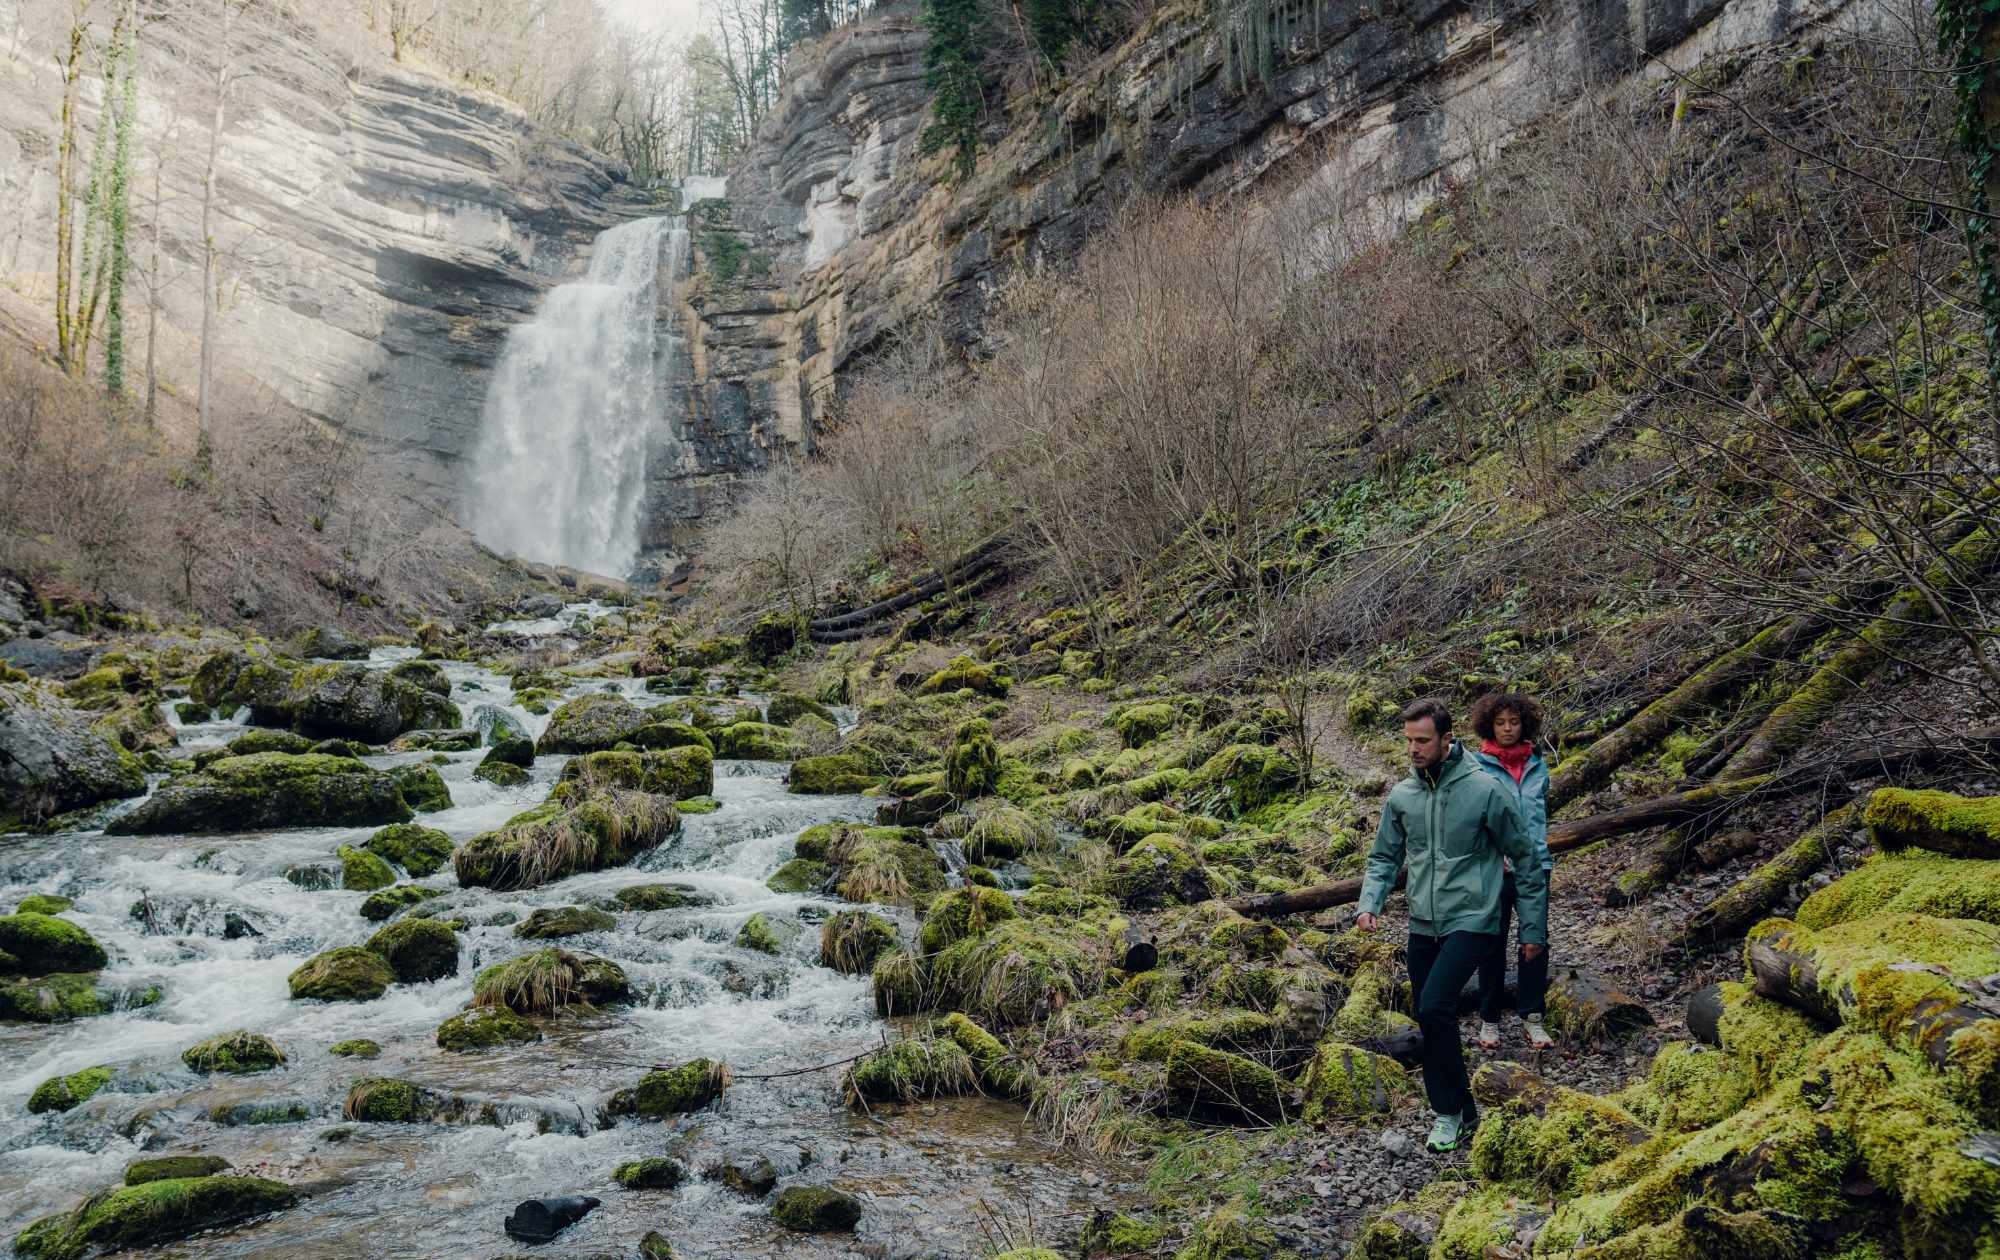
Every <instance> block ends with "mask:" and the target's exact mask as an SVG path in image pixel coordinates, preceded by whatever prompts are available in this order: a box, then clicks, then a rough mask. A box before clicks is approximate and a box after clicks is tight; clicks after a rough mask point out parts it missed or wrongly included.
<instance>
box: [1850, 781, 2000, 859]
mask: <svg viewBox="0 0 2000 1260" xmlns="http://www.w3.org/2000/svg"><path fill="white" fill-rule="evenodd" d="M1861 820H1862V821H1863V822H1864V823H1866V824H1867V825H1868V829H1869V831H1870V832H1871V833H1872V834H1873V835H1874V837H1875V843H1876V844H1877V845H1879V846H1880V847H1881V848H1883V849H1885V850H1897V849H1904V848H1909V847H1911V846H1913V845H1914V846H1916V847H1919V848H1924V849H1930V850H1933V851H1936V852H1939V853H1946V854H1950V855H1953V856H1956V857H1973V858H1978V857H1990V856H1991V855H1992V854H1993V853H1995V852H1996V851H2000V796H1983V797H1967V796H1954V795H1953V794H1952V793H1950V792H1927V791H1915V790H1912V789H1908V788H1878V789H1877V790H1876V792H1875V794H1874V795H1873V796H1871V797H1869V798H1868V809H1867V812H1866V813H1864V814H1863V815H1862V818H1861Z"/></svg>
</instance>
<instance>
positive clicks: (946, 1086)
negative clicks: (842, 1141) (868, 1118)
mask: <svg viewBox="0 0 2000 1260" xmlns="http://www.w3.org/2000/svg"><path fill="white" fill-rule="evenodd" d="M842 1084H843V1087H844V1089H845V1091H846V1094H847V1098H848V1101H849V1102H850V1103H851V1104H853V1105H855V1106H860V1105H863V1104H866V1103H907V1102H917V1101H919V1100H921V1099H926V1098H955V1097H957V1096H959V1095H961V1094H970V1093H973V1092H975V1091H976V1090H977V1089H978V1088H979V1071H978V1069H977V1068H976V1067H974V1065H973V1062H972V1056H971V1055H969V1054H967V1053H966V1051H965V1048H964V1047H963V1046H961V1045H959V1044H958V1043H957V1042H956V1041H953V1040H952V1039H950V1038H949V1037H935V1036H921V1037H905V1038H904V1039H902V1040H901V1041H896V1042H892V1043H890V1044H889V1045H887V1046H884V1047H883V1048H882V1049H880V1050H877V1051H875V1052H874V1053H873V1054H871V1055H869V1056H868V1057H867V1058H865V1059H862V1060H861V1061H860V1062H859V1063H856V1064H855V1065H854V1066H853V1067H851V1068H849V1069H847V1075H846V1078H845V1079H844V1080H843V1082H842Z"/></svg>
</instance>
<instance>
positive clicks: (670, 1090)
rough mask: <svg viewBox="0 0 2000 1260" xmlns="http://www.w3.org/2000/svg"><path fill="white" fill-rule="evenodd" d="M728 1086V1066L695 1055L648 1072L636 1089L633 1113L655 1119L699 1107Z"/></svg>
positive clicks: (713, 1098) (706, 1103)
mask: <svg viewBox="0 0 2000 1260" xmlns="http://www.w3.org/2000/svg"><path fill="white" fill-rule="evenodd" d="M728 1087H729V1069H728V1068H727V1067H725V1066H724V1065H722V1064H721V1063H717V1062H715V1061H714V1060H712V1059H692V1060H689V1061H688V1062H686V1063H683V1064H681V1065H680V1066H679V1067H676V1068H670V1069H666V1070H663V1071H655V1072H648V1073H646V1075H645V1076H644V1077H642V1078H640V1081H639V1084H638V1086H637V1087H636V1088H635V1089H634V1091H633V1096H632V1101H633V1110H634V1113H635V1114H637V1115H641V1116H649V1117H653V1118H655V1119H657V1118H660V1117H663V1116H677V1115H685V1114H687V1113H688V1112H693V1111H700V1110H701V1109H702V1108H703V1107H706V1106H708V1105H709V1104H710V1103H712V1102H714V1101H715V1100H716V1099H718V1098H720V1097H722V1095H723V1091H724V1090H726V1089H727V1088H728Z"/></svg>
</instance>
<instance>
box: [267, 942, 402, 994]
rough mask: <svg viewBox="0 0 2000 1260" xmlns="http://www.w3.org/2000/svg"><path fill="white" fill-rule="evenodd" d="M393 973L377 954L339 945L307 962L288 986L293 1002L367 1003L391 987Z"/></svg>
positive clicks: (394, 976) (355, 947) (357, 947)
mask: <svg viewBox="0 0 2000 1260" xmlns="http://www.w3.org/2000/svg"><path fill="white" fill-rule="evenodd" d="M395 980H396V973H395V972H393V971H391V970H390V969H389V964H388V963H387V962H384V961H383V959H382V956H381V955H380V954H377V953H375V952H374V951H373V950H369V949H363V948H362V947H361V946H359V945H343V946H341V947H340V948H339V949H329V950H327V951H325V952H324V953H321V954H316V955H314V956H313V957H312V958H310V959H308V960H307V961H306V962H305V963H304V964H303V965H302V966H300V967H299V968H298V970H296V971H294V972H292V974H291V976H290V977H289V980H288V982H289V983H290V985H291V990H292V996H293V997H294V998H312V999H317V1000H319V1001H322V1002H367V1001H372V1000H373V999H375V998H378V997H381V996H382V995H383V994H384V993H386V992H388V989H389V986H390V985H391V984H393V983H395Z"/></svg>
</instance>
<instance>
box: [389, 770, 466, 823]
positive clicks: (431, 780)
mask: <svg viewBox="0 0 2000 1260" xmlns="http://www.w3.org/2000/svg"><path fill="white" fill-rule="evenodd" d="M389 777H390V778H392V779H394V780H395V781H396V787H397V789H398V790H399V791H401V792H402V794H403V801H404V803H406V804H407V805H409V807H410V808H411V809H413V810H415V811H417V812H418V813H419V814H435V813H437V812H438V811H440V810H446V809H450V808H451V789H450V788H449V787H447V786H446V785H445V781H444V776H443V775H441V774H439V773H438V772H437V770H436V769H435V768H434V767H431V766H397V767H395V768H393V769H392V770H390V771H389Z"/></svg>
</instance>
